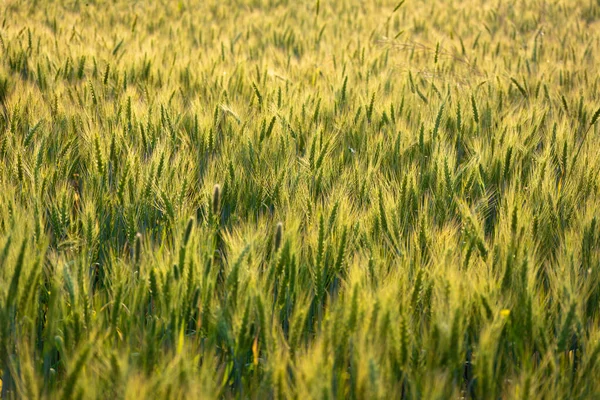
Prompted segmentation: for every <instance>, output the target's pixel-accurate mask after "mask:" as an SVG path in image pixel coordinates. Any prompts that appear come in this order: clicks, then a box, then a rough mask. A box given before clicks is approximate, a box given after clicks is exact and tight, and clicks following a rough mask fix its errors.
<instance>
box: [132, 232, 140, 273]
mask: <svg viewBox="0 0 600 400" xmlns="http://www.w3.org/2000/svg"><path fill="white" fill-rule="evenodd" d="M141 257H142V234H141V233H139V232H138V233H137V234H136V235H135V256H134V262H135V269H136V271H139V268H140V259H141Z"/></svg>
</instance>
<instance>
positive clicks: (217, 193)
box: [212, 184, 221, 215]
mask: <svg viewBox="0 0 600 400" xmlns="http://www.w3.org/2000/svg"><path fill="white" fill-rule="evenodd" d="M220 206H221V186H220V185H219V184H216V185H215V186H214V188H213V194H212V212H213V215H217V214H218V213H219V208H220Z"/></svg>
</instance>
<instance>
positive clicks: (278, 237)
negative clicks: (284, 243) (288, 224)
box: [275, 222, 283, 251]
mask: <svg viewBox="0 0 600 400" xmlns="http://www.w3.org/2000/svg"><path fill="white" fill-rule="evenodd" d="M282 239H283V223H281V222H278V223H277V226H276V227H275V251H277V250H279V248H280V247H281V240H282Z"/></svg>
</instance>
